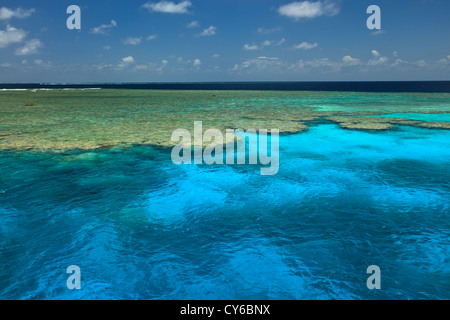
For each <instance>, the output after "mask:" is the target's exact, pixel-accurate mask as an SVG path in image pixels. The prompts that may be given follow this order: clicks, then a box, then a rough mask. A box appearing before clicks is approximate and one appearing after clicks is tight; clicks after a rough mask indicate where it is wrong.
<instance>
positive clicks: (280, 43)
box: [277, 38, 286, 46]
mask: <svg viewBox="0 0 450 320" xmlns="http://www.w3.org/2000/svg"><path fill="white" fill-rule="evenodd" d="M285 42H286V39H285V38H282V39H281V40H280V41H278V42H277V46H281V45H282V44H283V43H285Z"/></svg>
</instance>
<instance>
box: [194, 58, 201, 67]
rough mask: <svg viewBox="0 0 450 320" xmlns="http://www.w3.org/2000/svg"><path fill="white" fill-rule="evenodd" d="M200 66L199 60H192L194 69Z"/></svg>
mask: <svg viewBox="0 0 450 320" xmlns="http://www.w3.org/2000/svg"><path fill="white" fill-rule="evenodd" d="M201 64H202V62H201V61H200V59H195V60H194V66H195V67H198V66H200V65H201Z"/></svg>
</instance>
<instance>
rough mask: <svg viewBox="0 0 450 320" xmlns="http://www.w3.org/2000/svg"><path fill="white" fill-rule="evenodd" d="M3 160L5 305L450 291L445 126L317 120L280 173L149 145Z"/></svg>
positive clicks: (419, 295)
mask: <svg viewBox="0 0 450 320" xmlns="http://www.w3.org/2000/svg"><path fill="white" fill-rule="evenodd" d="M0 168H1V169H2V174H1V175H0V266H1V268H0V299H449V298H450V242H449V238H450V219H449V208H450V131H445V130H443V131H441V130H428V129H421V128H412V127H401V128H400V129H399V130H395V131H389V132H383V133H368V132H363V131H346V130H342V129H340V128H339V127H337V126H335V125H331V124H323V125H319V126H316V127H312V128H311V129H310V130H309V131H307V132H304V133H301V134H295V135H290V136H282V137H281V139H280V169H279V173H278V174H277V175H275V176H261V175H260V172H259V169H260V167H259V166H251V165H235V166H232V165H215V166H207V165H182V166H175V165H174V164H172V162H171V161H170V150H163V149H155V148H152V147H150V146H134V147H132V148H127V149H120V148H118V147H115V148H110V149H101V150H96V151H91V152H75V151H74V152H71V153H67V154H51V153H38V152H32V151H21V152H19V151H15V152H10V151H0ZM70 265H78V266H79V267H80V268H81V274H82V279H81V286H82V288H81V290H74V291H71V290H69V289H67V287H66V279H67V277H68V275H67V274H66V268H67V267H68V266H70ZM370 265H378V266H379V267H380V268H381V285H382V288H381V290H369V289H368V288H367V287H366V280H367V277H368V276H369V275H368V274H366V269H367V267H368V266H370Z"/></svg>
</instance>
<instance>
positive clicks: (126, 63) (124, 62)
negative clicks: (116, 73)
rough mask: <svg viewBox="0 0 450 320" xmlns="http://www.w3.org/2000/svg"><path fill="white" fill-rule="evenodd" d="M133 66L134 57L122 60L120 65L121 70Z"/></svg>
mask: <svg viewBox="0 0 450 320" xmlns="http://www.w3.org/2000/svg"><path fill="white" fill-rule="evenodd" d="M132 64H134V58H133V57H132V56H128V57H125V58H122V61H121V62H120V63H119V68H120V69H123V68H126V67H128V66H130V65H132Z"/></svg>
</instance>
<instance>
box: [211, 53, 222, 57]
mask: <svg viewBox="0 0 450 320" xmlns="http://www.w3.org/2000/svg"><path fill="white" fill-rule="evenodd" d="M212 57H213V58H220V54H218V53H215V54H213V55H212Z"/></svg>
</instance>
